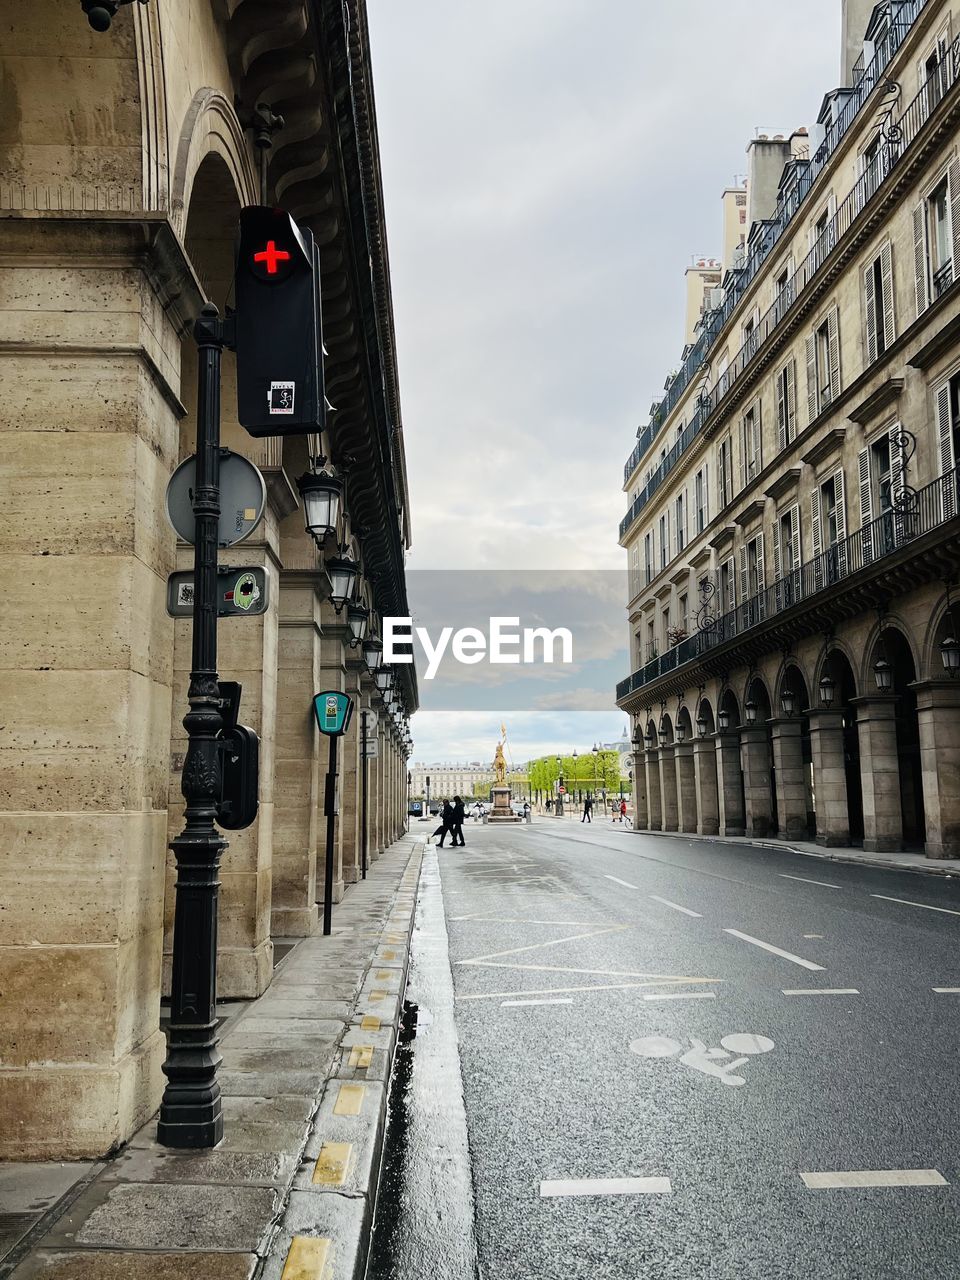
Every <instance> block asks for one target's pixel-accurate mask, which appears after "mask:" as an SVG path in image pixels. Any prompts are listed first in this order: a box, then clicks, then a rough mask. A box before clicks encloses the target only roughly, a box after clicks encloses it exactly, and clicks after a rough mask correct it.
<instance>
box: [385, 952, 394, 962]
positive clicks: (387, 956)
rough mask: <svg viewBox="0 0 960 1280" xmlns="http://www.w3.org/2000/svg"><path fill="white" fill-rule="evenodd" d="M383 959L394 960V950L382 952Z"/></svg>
mask: <svg viewBox="0 0 960 1280" xmlns="http://www.w3.org/2000/svg"><path fill="white" fill-rule="evenodd" d="M383 958H384V960H396V958H397V953H396V952H395V951H385V952H384V953H383Z"/></svg>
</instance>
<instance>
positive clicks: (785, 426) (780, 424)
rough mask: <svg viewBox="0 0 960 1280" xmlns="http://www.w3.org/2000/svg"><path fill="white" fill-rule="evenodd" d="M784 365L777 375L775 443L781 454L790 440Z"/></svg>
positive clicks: (786, 366) (787, 366)
mask: <svg viewBox="0 0 960 1280" xmlns="http://www.w3.org/2000/svg"><path fill="white" fill-rule="evenodd" d="M788 368H789V365H784V366H783V368H782V369H781V370H780V372H779V373H778V374H777V443H778V445H779V448H780V452H781V453H782V452H783V450H784V449H786V447H787V445H788V443H789V440H790V410H789V406H788V404H787V370H788Z"/></svg>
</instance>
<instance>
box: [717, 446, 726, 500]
mask: <svg viewBox="0 0 960 1280" xmlns="http://www.w3.org/2000/svg"><path fill="white" fill-rule="evenodd" d="M724 470H725V467H724V465H723V441H722V440H721V441H720V443H719V444H718V445H717V511H718V512H719V511H722V510H723V508H724V506H725V505H726V504H725V502H724V492H723V473H724Z"/></svg>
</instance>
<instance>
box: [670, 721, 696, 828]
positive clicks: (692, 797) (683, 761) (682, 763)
mask: <svg viewBox="0 0 960 1280" xmlns="http://www.w3.org/2000/svg"><path fill="white" fill-rule="evenodd" d="M674 752H675V754H676V762H677V824H678V829H679V830H680V831H689V832H696V830H697V780H696V775H695V771H694V763H693V743H692V742H678V743H677V744H676V746H675V747H674Z"/></svg>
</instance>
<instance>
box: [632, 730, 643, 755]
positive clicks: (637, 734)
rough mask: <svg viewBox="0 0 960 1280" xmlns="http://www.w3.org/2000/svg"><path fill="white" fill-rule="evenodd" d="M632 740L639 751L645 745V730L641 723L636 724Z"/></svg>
mask: <svg viewBox="0 0 960 1280" xmlns="http://www.w3.org/2000/svg"><path fill="white" fill-rule="evenodd" d="M632 741H633V745H634V747H635V748H636V749H637V750H638V751H639V750H640V748H641V747H642V746H643V730H642V729H641V728H640V726H639V725H634V729H633V738H632Z"/></svg>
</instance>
